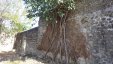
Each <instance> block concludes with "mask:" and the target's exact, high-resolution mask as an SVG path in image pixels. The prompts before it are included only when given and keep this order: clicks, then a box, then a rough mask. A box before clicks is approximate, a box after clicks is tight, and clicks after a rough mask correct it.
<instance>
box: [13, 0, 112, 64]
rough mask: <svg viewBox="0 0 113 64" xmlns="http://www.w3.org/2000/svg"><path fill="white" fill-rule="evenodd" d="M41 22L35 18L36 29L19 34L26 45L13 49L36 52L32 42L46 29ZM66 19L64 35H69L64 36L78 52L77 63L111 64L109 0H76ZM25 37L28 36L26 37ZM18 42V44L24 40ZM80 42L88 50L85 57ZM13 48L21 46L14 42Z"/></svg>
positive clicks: (110, 2)
mask: <svg viewBox="0 0 113 64" xmlns="http://www.w3.org/2000/svg"><path fill="white" fill-rule="evenodd" d="M42 21H43V20H40V21H39V28H38V30H37V31H34V30H30V31H26V32H23V33H20V34H21V35H22V36H24V37H21V39H23V40H25V42H26V46H25V49H24V48H23V49H17V50H20V52H21V51H25V52H26V51H29V52H27V53H33V52H34V53H35V54H38V53H37V52H36V48H37V47H38V46H37V45H36V44H39V45H40V44H41V43H40V42H41V40H42V36H43V34H44V32H45V29H46V25H45V22H44V23H43V22H42ZM68 21H70V23H68V25H69V24H70V25H69V26H68V29H70V30H67V34H68V36H69V34H70V35H71V36H69V37H68V36H67V38H68V39H69V38H71V39H69V41H71V42H73V43H74V44H76V45H75V46H77V47H76V48H77V49H75V51H77V52H80V54H79V53H78V54H79V56H78V58H77V59H78V60H77V63H78V64H113V61H112V60H113V46H112V45H113V39H112V38H113V0H80V1H78V2H77V4H76V10H75V11H74V12H73V14H71V15H70V16H69V18H68ZM41 22H42V23H41ZM71 27H72V28H71ZM33 31H34V32H33ZM23 34H24V35H23ZM26 34H27V35H26ZM30 34H34V35H30ZM17 35H19V34H17ZM28 35H29V36H28ZM81 35H84V36H81ZM29 37H30V38H32V39H31V40H30V39H29ZM17 38H18V37H17ZM33 38H34V39H33ZM80 38H82V39H80ZM77 39H78V40H77ZM33 40H35V41H38V42H34V41H33ZM19 41H20V44H22V42H24V41H22V42H21V40H19ZM77 42H78V43H77ZM79 42H82V44H79ZM16 43H17V42H16ZM83 44H84V45H85V48H86V49H87V51H85V52H88V55H89V56H87V57H86V58H85V57H84V56H85V55H83V54H85V53H84V52H83V51H84V49H82V48H84V47H82V45H83ZM28 45H29V46H28ZM72 45H73V44H72ZM16 47H19V48H21V45H17V44H15V47H14V48H16Z"/></svg>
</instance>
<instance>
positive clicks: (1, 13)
mask: <svg viewBox="0 0 113 64" xmlns="http://www.w3.org/2000/svg"><path fill="white" fill-rule="evenodd" d="M22 2H23V1H22V0H17V1H15V0H3V2H0V8H1V10H0V19H2V20H0V22H1V21H2V22H1V24H0V30H1V31H2V32H6V33H8V34H15V33H17V32H22V31H24V30H27V29H30V28H31V27H30V26H28V22H29V21H31V20H29V19H28V18H26V14H27V12H26V10H25V9H24V6H23V4H22ZM7 20H8V21H7ZM2 23H11V26H9V27H6V25H7V24H6V25H5V24H2ZM29 24H30V23H29ZM9 28H10V29H9Z"/></svg>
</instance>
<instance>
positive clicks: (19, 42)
mask: <svg viewBox="0 0 113 64" xmlns="http://www.w3.org/2000/svg"><path fill="white" fill-rule="evenodd" d="M37 33H38V27H36V28H33V29H31V30H28V31H25V32H21V33H18V34H17V35H16V36H15V37H16V40H15V44H14V49H16V52H17V53H19V54H21V55H25V54H33V55H36V49H37V45H36V44H37V39H38V38H37V36H38V34H37Z"/></svg>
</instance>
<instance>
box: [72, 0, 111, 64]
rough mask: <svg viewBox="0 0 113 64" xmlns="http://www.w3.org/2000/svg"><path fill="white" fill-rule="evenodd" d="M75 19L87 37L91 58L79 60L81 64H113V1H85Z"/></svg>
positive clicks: (81, 3) (80, 4)
mask: <svg viewBox="0 0 113 64" xmlns="http://www.w3.org/2000/svg"><path fill="white" fill-rule="evenodd" d="M77 10H78V11H76V12H75V14H74V15H73V17H71V18H70V19H74V20H75V21H77V22H79V24H80V25H81V32H83V34H84V35H85V36H86V39H87V44H86V46H87V49H88V51H89V53H90V54H89V58H87V59H83V58H80V59H78V61H79V63H80V64H113V61H112V60H113V39H112V38H113V1H112V0H84V1H82V2H80V3H79V5H78V7H77Z"/></svg>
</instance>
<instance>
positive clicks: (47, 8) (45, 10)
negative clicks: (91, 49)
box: [24, 0, 87, 64]
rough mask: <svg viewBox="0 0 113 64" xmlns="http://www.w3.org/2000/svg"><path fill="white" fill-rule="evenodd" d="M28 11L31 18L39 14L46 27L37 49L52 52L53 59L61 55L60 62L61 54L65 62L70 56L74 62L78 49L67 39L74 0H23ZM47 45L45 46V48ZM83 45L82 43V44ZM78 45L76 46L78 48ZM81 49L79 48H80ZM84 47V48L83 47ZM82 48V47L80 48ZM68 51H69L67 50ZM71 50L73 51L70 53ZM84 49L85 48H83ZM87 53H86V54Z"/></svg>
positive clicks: (66, 63) (67, 63)
mask: <svg viewBox="0 0 113 64" xmlns="http://www.w3.org/2000/svg"><path fill="white" fill-rule="evenodd" d="M24 1H25V3H26V8H27V11H28V13H29V14H28V15H27V17H29V18H32V17H36V16H39V17H40V18H41V19H43V20H44V21H46V23H47V29H46V31H45V33H44V36H43V38H42V41H41V45H40V46H39V47H38V48H39V49H42V50H45V51H46V54H45V56H46V55H47V53H48V52H52V53H53V55H54V60H55V58H56V57H57V55H58V54H60V55H61V57H60V60H61V64H62V56H65V60H66V61H65V64H69V63H70V62H69V59H70V58H71V59H72V60H74V61H75V62H76V59H77V53H79V52H80V53H79V54H78V55H80V54H81V53H85V52H81V51H80V50H79V51H77V50H75V48H77V47H75V46H73V45H72V44H73V43H72V42H71V43H70V42H69V41H68V40H67V35H66V33H67V28H69V26H67V25H68V21H67V19H68V17H69V15H70V14H71V13H72V12H73V11H74V10H75V8H76V7H75V4H76V1H75V0H24ZM45 47H47V48H45ZM83 47H85V46H84V44H83ZM79 48H80V47H78V49H79ZM80 49H81V48H80ZM84 49H85V48H84ZM81 50H82V49H81ZM69 51H70V52H69ZM72 51H73V53H72ZM84 51H85V50H84ZM86 55H87V54H86Z"/></svg>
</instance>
